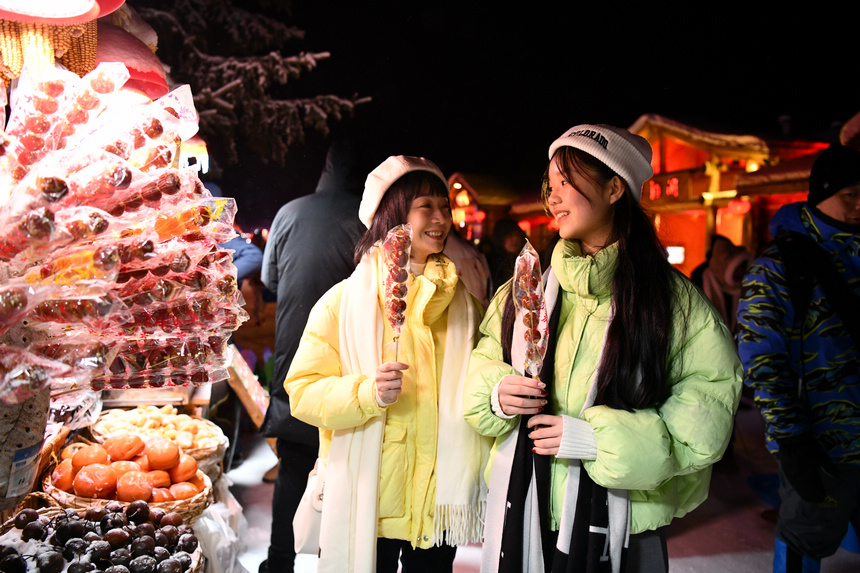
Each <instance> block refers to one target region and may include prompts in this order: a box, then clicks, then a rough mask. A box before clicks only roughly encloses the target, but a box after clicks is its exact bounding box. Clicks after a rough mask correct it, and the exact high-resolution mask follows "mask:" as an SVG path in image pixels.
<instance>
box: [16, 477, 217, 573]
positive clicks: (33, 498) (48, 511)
mask: <svg viewBox="0 0 860 573" xmlns="http://www.w3.org/2000/svg"><path fill="white" fill-rule="evenodd" d="M99 501H102V500H99ZM149 505H150V507H158V506H159V505H161V504H152V503H151V504H149ZM25 508H31V509H35V510H36V511H37V512H38V513H39V515H43V516H46V517H48V518H51V519H52V518H54V517H56V516H57V515H59V514H60V513H63V512H64V511H65V509H64V508H63V507H61V506H60V505H59V504H57V502H56V500H54V499H53V498H52V497H51V496H49V495H47V494H45V493H43V492H39V491H34V492H31V493H29V494H28V495H27V496H26V497H25V498H24V499H23V500H22V501H21V502H20V503H19V504H18V506H17V507H16V508H15V514H17V513H18V512H19V511H20V510H22V509H25ZM87 509H88V508H82V509H77V512H78V515H80V516H81V517H83V516H84V515H85V514H86V512H87ZM15 514H13V516H12V517H11V518H9V519H7V520H6V521H5V522H4V523H3V524H2V525H0V536H3V535H5V534H6V533H8V532H9V531H11V530H12V529H14V527H15ZM205 564H206V558H205V557H204V555H203V550H202V549H201V548H200V547H199V546H198V547H197V549H196V550H195V551H194V553H192V554H191V566H190V567H189V568H188V570H187V571H186V572H185V573H200V572H201V571H203V569H204V566H205Z"/></svg>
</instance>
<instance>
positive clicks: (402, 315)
mask: <svg viewBox="0 0 860 573" xmlns="http://www.w3.org/2000/svg"><path fill="white" fill-rule="evenodd" d="M411 250H412V225H410V224H409V223H407V224H405V225H398V226H397V227H394V228H393V229H391V230H390V231H388V234H387V235H386V237H385V239H384V240H383V241H382V258H383V264H384V265H385V269H384V272H385V279H384V281H383V287H384V289H385V318H386V319H387V320H388V324H390V325H391V330H392V331H394V360H395V361H396V360H397V357H398V351H399V349H400V331H401V329H402V328H403V324H404V323H405V322H406V294H407V292H408V289H409V287H408V285H407V281H408V279H409V271H408V268H409V254H410V252H411Z"/></svg>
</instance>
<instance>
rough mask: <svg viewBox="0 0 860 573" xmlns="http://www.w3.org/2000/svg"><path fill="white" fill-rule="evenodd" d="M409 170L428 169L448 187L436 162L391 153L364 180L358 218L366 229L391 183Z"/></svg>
mask: <svg viewBox="0 0 860 573" xmlns="http://www.w3.org/2000/svg"><path fill="white" fill-rule="evenodd" d="M410 171H429V172H430V173H432V174H433V175H436V176H437V177H439V179H441V180H442V182H443V183H444V184H445V187H446V188H447V187H448V180H447V179H445V176H444V175H442V170H440V169H439V168H438V167H436V164H435V163H433V162H432V161H430V160H427V159H424V158H423V157H410V156H408V155H393V156H391V157H389V158H388V159H386V160H385V161H383V162H382V163H381V164H380V165H379V167H377V168H376V169H374V170H373V171H371V172H370V175H368V176H367V181H365V182H364V194H363V195H362V196H361V205H359V206H358V218H359V219H360V220H361V222H362V223H364V226H365V227H367V228H368V229H369V228H370V224H371V223H372V222H373V215H375V214H376V209H377V208H378V207H379V202H380V201H382V197H383V196H384V195H385V192H386V191H388V188H389V187H391V185H392V184H393V183H394V182H395V181H397V180H398V179H400V178H401V177H403V176H404V175H406V174H407V173H409V172H410Z"/></svg>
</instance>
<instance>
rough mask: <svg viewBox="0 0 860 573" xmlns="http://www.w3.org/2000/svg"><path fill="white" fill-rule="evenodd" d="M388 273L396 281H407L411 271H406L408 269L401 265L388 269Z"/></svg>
mask: <svg viewBox="0 0 860 573" xmlns="http://www.w3.org/2000/svg"><path fill="white" fill-rule="evenodd" d="M388 275H389V277H391V280H392V281H394V282H396V283H403V282H406V279H407V278H408V277H409V273H407V272H406V269H403V268H401V267H391V269H390V270H389V271H388Z"/></svg>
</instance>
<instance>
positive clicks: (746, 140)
mask: <svg viewBox="0 0 860 573" xmlns="http://www.w3.org/2000/svg"><path fill="white" fill-rule="evenodd" d="M629 130H630V131H631V132H633V133H638V134H640V135H643V132H645V134H646V135H644V137H646V139H647V137H648V136H647V134H648V133H649V132H651V131H656V132H660V133H663V134H666V135H670V136H672V137H675V138H677V139H679V140H681V141H685V142H687V143H689V144H691V145H693V146H696V147H704V148H710V149H713V150H715V151H716V150H719V151H722V152H724V153H725V152H741V153H744V154H750V153H756V154H763V155H765V156H767V155H769V150H768V146H767V143H765V141H764V140H763V139H761V138H759V137H755V136H753V135H727V134H723V133H714V132H712V131H703V130H701V129H697V128H695V127H692V126H689V125H685V124H683V123H680V122H678V121H675V120H672V119H669V118H667V117H663V116H661V115H657V114H645V115H642V116H640V117H639V119H637V120H636V121H635V122H634V123H633V125H631V126H630V128H629Z"/></svg>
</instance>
